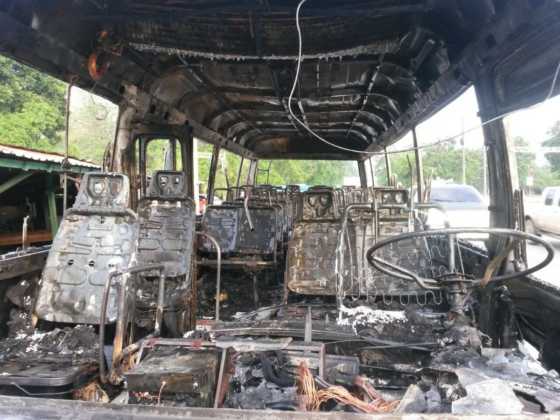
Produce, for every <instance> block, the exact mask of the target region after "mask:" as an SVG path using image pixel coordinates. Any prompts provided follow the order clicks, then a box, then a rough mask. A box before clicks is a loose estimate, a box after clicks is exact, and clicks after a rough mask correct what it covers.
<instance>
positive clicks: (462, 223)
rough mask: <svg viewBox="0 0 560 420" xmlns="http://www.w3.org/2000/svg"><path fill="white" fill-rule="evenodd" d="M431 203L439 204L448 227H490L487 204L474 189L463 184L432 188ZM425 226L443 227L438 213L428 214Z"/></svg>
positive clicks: (440, 215) (441, 218)
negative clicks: (443, 211) (444, 213)
mask: <svg viewBox="0 0 560 420" xmlns="http://www.w3.org/2000/svg"><path fill="white" fill-rule="evenodd" d="M429 201H430V202H431V203H437V204H440V205H441V206H442V207H443V208H444V209H445V211H446V212H447V217H448V220H449V225H450V227H454V228H462V227H467V228H477V227H478V228H487V227H488V226H489V225H490V212H489V211H488V203H487V202H486V200H485V199H484V197H483V196H482V195H481V194H480V193H479V192H478V190H477V189H476V188H474V187H473V186H471V185H464V184H441V185H436V186H432V189H431V193H430V200H429ZM427 224H428V226H429V227H430V228H431V229H441V228H443V227H444V216H443V214H442V213H441V212H440V211H437V210H435V209H434V210H430V211H429V212H428V220H427Z"/></svg>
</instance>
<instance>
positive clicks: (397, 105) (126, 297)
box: [0, 0, 560, 418]
mask: <svg viewBox="0 0 560 420" xmlns="http://www.w3.org/2000/svg"><path fill="white" fill-rule="evenodd" d="M0 22H1V25H0V28H1V29H0V53H1V54H3V55H5V56H8V57H11V58H13V59H15V60H17V61H19V62H21V63H24V64H26V65H29V66H31V67H34V68H35V69H37V70H39V71H41V72H44V73H47V74H49V75H51V76H54V77H56V78H58V79H60V80H63V81H65V82H67V83H69V84H71V85H73V86H77V87H80V88H82V89H85V90H88V91H92V92H94V93H95V94H97V95H100V96H102V97H104V98H106V99H109V100H110V101H111V102H113V103H114V104H117V105H118V107H119V116H118V123H117V129H116V132H115V136H114V138H113V139H111V141H110V142H109V144H108V147H107V150H106V153H105V156H104V160H103V167H102V168H101V170H99V171H92V172H88V173H87V174H85V175H83V176H81V178H80V182H79V190H78V192H77V194H76V197H75V200H74V202H73V203H70V204H71V205H69V206H68V208H67V209H66V210H65V212H64V215H63V217H62V220H61V222H60V226H59V228H58V231H57V233H56V236H55V237H54V239H53V241H52V244H51V246H50V248H48V255H46V254H44V253H43V254H42V255H43V256H44V257H43V258H42V259H41V261H40V265H39V266H38V265H37V264H38V262H37V260H36V259H33V258H34V257H33V256H34V252H33V247H30V248H26V249H24V250H21V252H20V251H18V252H15V253H11V254H9V255H6V256H3V257H1V258H0V279H1V285H0V293H1V294H2V300H1V301H2V303H1V305H0V319H1V320H2V324H3V325H1V328H0V330H1V332H2V337H1V338H0V394H1V396H0V412H2V413H4V414H8V415H12V416H13V417H14V418H20V417H22V418H44V417H50V418H63V417H64V416H69V415H71V414H72V413H74V415H76V413H79V416H80V417H84V418H94V417H95V418H98V417H96V416H100V415H107V416H112V415H122V416H127V418H148V417H149V418H175V416H177V417H179V416H190V417H207V416H219V415H220V413H222V412H223V413H224V415H228V416H230V417H237V416H244V418H257V417H260V416H262V415H263V413H265V412H266V413H268V414H271V413H272V415H275V416H278V417H283V416H284V417H292V416H294V417H297V416H302V415H306V414H305V413H306V412H307V413H309V412H313V413H314V415H317V416H319V415H328V412H331V413H332V412H336V415H340V416H349V417H351V416H354V415H356V416H359V415H360V414H378V413H385V414H386V413H392V414H393V415H398V416H405V415H408V414H411V413H414V414H420V413H422V414H425V415H434V416H436V415H437V416H439V415H457V416H460V415H469V414H480V415H483V414H485V415H497V414H516V415H534V414H546V413H554V412H557V411H559V410H560V398H559V395H560V378H559V376H558V373H557V372H559V371H560V359H559V356H558V351H559V350H558V346H559V345H560V330H559V329H558V325H559V320H560V309H559V308H560V289H559V288H558V287H555V286H553V285H547V284H543V283H541V282H538V281H536V280H535V278H534V276H533V274H534V273H536V272H538V271H539V270H540V269H542V268H543V267H545V266H546V265H547V264H548V263H550V261H551V260H552V258H553V255H554V249H553V248H552V247H551V246H550V244H549V243H547V242H546V241H545V240H543V239H542V238H540V237H537V236H534V235H531V234H528V233H526V232H525V229H524V220H525V219H524V217H523V205H522V201H521V199H520V196H521V193H520V191H519V190H518V189H516V187H515V185H514V183H513V182H512V176H511V172H510V171H511V170H510V166H509V158H508V144H507V141H506V133H505V130H504V125H503V116H504V115H510V114H511V113H512V112H513V111H515V110H518V109H521V108H525V107H529V106H534V105H535V104H538V103H539V102H542V101H543V100H545V99H548V98H550V97H552V96H555V95H556V94H558V93H559V92H560V81H558V70H559V69H560V65H559V63H560V48H559V47H560V3H558V1H552V0H507V1H506V0H484V1H483V0H472V1H460V0H453V1H449V0H407V1H401V2H390V1H385V0H360V1H358V0H347V1H344V2H335V1H331V0H323V1H319V0H301V1H296V0H263V1H257V0H249V1H244V2H236V1H226V0H205V1H201V0H176V1H166V2H161V1H153V0H136V1H127V0H113V1H107V0H72V1H65V0H51V1H41V2H39V1H18V0H3V1H0ZM469 88H474V91H475V93H476V98H477V101H478V106H479V115H480V119H481V121H482V130H483V134H484V148H485V151H486V159H487V171H488V191H489V207H488V210H489V214H490V227H487V228H460V227H459V228H456V227H452V228H450V227H448V225H445V226H443V227H442V228H441V229H439V228H438V229H430V228H429V227H428V226H427V225H426V218H425V215H426V212H428V211H436V212H440V213H441V214H442V217H443V218H444V219H445V209H443V208H441V206H440V205H439V204H438V203H437V202H432V201H430V195H429V192H430V191H429V184H428V183H427V182H424V180H423V179H424V175H425V174H426V173H427V171H426V170H423V168H422V166H421V164H420V163H421V162H420V160H419V159H418V156H419V154H420V153H421V150H420V148H419V147H414V148H413V149H412V151H413V152H414V153H415V155H416V160H415V161H414V160H413V161H410V165H411V168H412V169H413V170H412V169H411V173H413V178H414V179H413V185H414V188H407V187H403V186H402V185H399V184H397V183H395V182H391V179H390V174H388V175H389V176H388V177H387V178H388V180H387V181H388V182H384V183H382V184H377V183H374V177H373V175H372V173H371V172H372V168H371V166H370V165H371V159H370V158H371V157H372V156H377V155H379V156H382V155H383V153H385V156H387V154H386V152H387V148H388V147H390V146H392V145H395V147H397V148H398V146H399V140H400V139H401V138H402V137H403V136H404V135H405V134H406V133H408V132H410V131H411V130H412V132H413V133H414V129H415V127H416V126H417V125H418V124H420V123H421V122H422V121H425V120H426V119H428V118H429V117H430V116H432V115H434V114H435V113H436V112H438V111H439V110H441V109H443V108H445V106H446V105H447V104H449V103H450V102H451V101H452V100H453V99H455V98H457V97H458V96H459V95H461V94H462V93H463V92H465V91H466V90H467V89H469ZM195 139H201V140H203V141H205V142H207V143H208V144H210V145H212V153H211V159H210V171H209V176H208V180H207V186H206V188H207V201H208V202H207V205H206V207H205V208H204V209H203V210H202V209H200V206H199V203H198V197H196V192H195V191H198V190H196V188H195V180H194V175H193V174H194V172H195V169H194V167H195V160H196V156H195V152H194V149H193V142H194V141H195ZM155 142H160V143H162V144H163V145H164V146H163V147H164V149H165V153H159V154H158V153H153V150H154V149H153V148H152V147H150V144H155ZM225 151H228V152H231V153H234V154H235V155H237V156H239V158H240V161H241V164H240V168H239V173H238V174H236V178H237V179H236V183H235V184H234V185H229V184H228V185H227V186H226V188H222V187H218V186H217V183H216V176H217V172H218V164H219V158H220V155H221V154H222V153H224V152H225ZM278 159H293V160H330V161H332V162H333V165H335V164H336V163H337V162H346V163H348V164H350V165H353V167H354V168H355V170H356V173H357V174H358V177H359V185H358V186H348V185H337V186H331V185H312V186H308V188H307V187H306V188H302V186H301V185H299V184H288V185H272V184H270V183H269V182H268V181H267V180H266V178H267V177H266V171H267V165H268V170H270V165H274V162H275V160H278ZM267 162H271V163H267ZM154 168H157V169H154ZM242 168H243V169H242ZM424 169H425V168H424ZM263 174H264V175H265V176H262V175H263ZM76 185H77V184H76ZM218 196H220V197H221V199H220V200H218V199H217V197H218ZM472 237H475V238H476V240H472ZM469 238H471V239H469ZM528 241H531V242H532V243H536V244H539V245H540V246H541V247H542V248H543V255H544V257H543V259H542V260H541V261H539V262H537V263H534V264H528V263H527V258H526V253H525V252H524V249H525V245H526V243H527V242H528ZM11 266H17V270H15V271H13V272H12V275H7V276H6V275H2V273H6V272H7V273H9V270H10V267H11ZM26 267H28V270H26ZM84 401H85V402H84ZM263 410H266V411H263ZM88 416H89V417H88ZM64 418H65V417H64Z"/></svg>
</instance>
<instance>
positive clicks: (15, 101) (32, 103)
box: [0, 56, 66, 151]
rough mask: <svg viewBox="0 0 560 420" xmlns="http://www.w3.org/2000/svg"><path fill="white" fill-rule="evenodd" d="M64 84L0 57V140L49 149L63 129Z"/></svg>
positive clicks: (17, 144)
mask: <svg viewBox="0 0 560 420" xmlns="http://www.w3.org/2000/svg"><path fill="white" fill-rule="evenodd" d="M65 91H66V88H65V84H64V83H62V82H60V81H58V80H56V79H54V78H52V77H50V76H47V75H45V74H42V73H40V72H38V71H36V70H33V69H31V68H29V67H27V66H24V65H22V64H19V63H17V62H15V61H13V60H11V59H9V58H6V57H2V56H0V142H2V143H6V144H12V145H15V146H23V147H30V148H34V149H40V150H48V151H50V150H52V149H53V147H54V146H55V145H56V144H57V143H59V142H60V141H61V139H62V137H61V133H62V130H64V107H65Z"/></svg>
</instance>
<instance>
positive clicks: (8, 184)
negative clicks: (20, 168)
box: [0, 172, 33, 195]
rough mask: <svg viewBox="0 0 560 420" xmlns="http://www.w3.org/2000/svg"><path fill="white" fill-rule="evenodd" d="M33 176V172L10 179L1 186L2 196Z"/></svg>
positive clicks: (23, 173) (0, 192) (0, 193)
mask: <svg viewBox="0 0 560 420" xmlns="http://www.w3.org/2000/svg"><path fill="white" fill-rule="evenodd" d="M32 175H33V172H22V173H20V174H17V175H16V176H14V177H12V178H10V179H8V180H7V181H4V182H3V183H2V184H0V195H2V194H3V193H5V192H6V191H8V190H9V189H10V188H13V187H15V186H16V185H17V184H19V183H20V182H22V181H25V180H26V179H27V178H29V177H30V176H32Z"/></svg>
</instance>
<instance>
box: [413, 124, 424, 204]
mask: <svg viewBox="0 0 560 420" xmlns="http://www.w3.org/2000/svg"><path fill="white" fill-rule="evenodd" d="M412 142H413V146H414V158H415V160H416V194H417V195H418V202H419V203H421V202H422V195H423V189H424V170H423V168H422V151H421V150H419V149H418V137H417V136H416V126H414V127H412Z"/></svg>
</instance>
